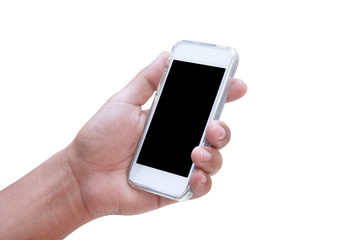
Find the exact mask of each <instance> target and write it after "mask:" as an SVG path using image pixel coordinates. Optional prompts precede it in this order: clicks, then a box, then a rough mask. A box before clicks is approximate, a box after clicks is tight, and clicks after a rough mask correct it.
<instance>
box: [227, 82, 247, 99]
mask: <svg viewBox="0 0 361 240" xmlns="http://www.w3.org/2000/svg"><path fill="white" fill-rule="evenodd" d="M246 92H247V85H246V84H245V83H244V82H243V81H242V80H241V79H238V78H234V79H233V80H232V83H231V88H230V89H229V93H228V96H227V102H232V101H235V100H237V99H239V98H241V97H243V96H244V95H245V94H246Z"/></svg>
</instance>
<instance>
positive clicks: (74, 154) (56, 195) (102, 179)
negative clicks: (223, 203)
mask: <svg viewBox="0 0 361 240" xmlns="http://www.w3.org/2000/svg"><path fill="white" fill-rule="evenodd" d="M168 56H169V54H168V53H166V52H163V53H161V54H160V55H159V56H158V57H157V58H156V59H155V60H154V61H153V62H152V63H151V64H150V65H149V66H148V67H146V68H145V69H143V70H142V71H141V72H140V73H139V74H138V75H137V76H136V77H135V78H134V79H133V80H132V81H131V82H130V83H129V84H128V85H127V86H126V87H125V88H124V89H122V90H121V91H120V92H118V93H116V94H115V95H114V96H112V97H111V98H110V99H109V100H108V101H107V102H106V103H105V104H104V105H103V106H102V107H101V109H99V111H98V112H97V113H96V114H95V115H94V116H93V117H92V118H91V119H90V120H89V121H88V122H87V123H86V124H85V125H84V126H83V128H82V129H81V130H80V131H79V133H78V135H77V136H76V137H75V139H74V140H73V141H72V143H71V144H70V145H69V146H68V147H66V148H65V149H63V150H61V151H60V152H58V153H56V154H55V155H54V156H52V157H51V158H50V159H48V160H47V161H45V162H44V163H43V164H42V165H40V166H39V167H37V168H36V169H34V170H33V171H32V172H30V173H29V174H27V175H26V176H24V177H23V178H21V179H20V180H18V181H17V182H15V183H13V184H12V185H10V186H9V187H7V188H5V189H4V190H2V191H1V192H0V239H62V238H64V237H66V236H67V235H68V234H70V233H71V232H72V231H74V230H75V229H76V228H78V227H79V226H81V225H83V224H85V223H87V222H89V221H91V220H93V219H96V218H98V217H101V216H105V215H111V214H121V215H130V214H140V213H144V212H148V211H151V210H155V209H157V208H160V207H163V206H166V205H168V204H172V203H174V201H172V200H170V199H166V198H163V197H159V196H157V195H153V194H150V193H147V192H143V191H141V190H137V189H135V188H132V187H131V186H129V184H128V182H127V171H128V168H129V165H130V161H131V159H132V156H133V152H134V150H135V148H136V144H137V142H138V140H139V138H140V135H141V133H142V131H143V126H144V123H145V120H146V118H147V115H148V110H142V107H141V106H142V105H143V104H144V103H145V102H146V101H147V100H148V99H149V98H150V97H151V96H152V94H153V92H154V91H156V89H157V86H158V83H159V80H160V77H161V74H162V71H163V69H164V67H165V63H166V60H167V58H168ZM246 91H247V87H246V85H245V84H244V83H243V82H242V81H241V80H239V79H234V80H233V82H232V85H231V90H230V93H229V95H228V99H227V101H228V102H229V101H234V100H236V99H239V98H240V97H242V96H243V95H244V94H245V93H246ZM230 136H231V133H230V129H229V128H228V127H227V125H226V124H225V123H223V122H221V121H213V122H211V123H210V124H209V126H208V127H207V130H206V137H207V139H208V140H209V142H210V143H211V145H212V147H196V148H195V149H194V150H193V151H192V153H191V158H192V160H193V162H194V163H195V164H196V166H197V167H198V169H197V170H196V171H194V172H193V174H192V176H191V180H190V184H191V187H192V190H193V192H194V196H193V198H198V197H201V196H203V195H205V194H206V193H207V192H208V191H209V190H210V189H211V185H212V181H211V177H210V176H211V175H213V174H215V173H216V172H218V171H219V169H220V168H221V165H222V156H221V154H220V152H219V150H220V149H221V148H222V147H224V146H225V145H227V143H228V142H229V140H230Z"/></svg>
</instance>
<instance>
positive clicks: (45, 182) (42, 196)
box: [0, 150, 90, 240]
mask: <svg viewBox="0 0 361 240" xmlns="http://www.w3.org/2000/svg"><path fill="white" fill-rule="evenodd" d="M89 220H90V216H89V214H88V212H87V209H86V208H85V207H84V204H83V201H82V196H81V193H80V191H79V187H78V183H77V180H76V178H75V177H74V175H73V174H72V171H71V169H70V167H69V166H68V163H67V161H66V153H65V150H63V151H60V152H59V153H57V154H55V155H54V156H52V157H51V158H50V159H49V160H47V161H46V162H44V163H43V164H42V165H40V166H39V167H38V168H36V169H35V170H33V171H32V172H30V173H29V174H27V175H26V176H24V177H23V178H21V179H20V180H18V181H17V182H15V183H14V184H12V185H10V186H9V187H7V188H6V189H4V190H2V191H1V192H0V239H1V240H3V239H61V238H64V237H65V236H67V235H68V234H69V233H71V232H72V231H73V230H75V229H76V228H78V227H79V226H81V225H82V224H84V223H86V222H87V221H89Z"/></svg>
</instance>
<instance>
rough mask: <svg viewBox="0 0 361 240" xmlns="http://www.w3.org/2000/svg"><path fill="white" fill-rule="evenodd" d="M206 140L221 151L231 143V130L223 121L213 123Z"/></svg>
mask: <svg viewBox="0 0 361 240" xmlns="http://www.w3.org/2000/svg"><path fill="white" fill-rule="evenodd" d="M206 138H207V140H208V141H209V143H210V144H211V146H213V147H215V148H218V149H221V148H223V147H224V146H226V145H227V144H228V143H229V141H230V139H231V130H230V129H229V127H228V126H227V125H226V124H225V123H224V122H222V121H218V120H216V121H212V122H211V123H210V124H209V125H208V127H207V130H206Z"/></svg>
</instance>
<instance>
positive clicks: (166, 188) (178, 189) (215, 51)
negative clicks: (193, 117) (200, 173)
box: [128, 41, 238, 200]
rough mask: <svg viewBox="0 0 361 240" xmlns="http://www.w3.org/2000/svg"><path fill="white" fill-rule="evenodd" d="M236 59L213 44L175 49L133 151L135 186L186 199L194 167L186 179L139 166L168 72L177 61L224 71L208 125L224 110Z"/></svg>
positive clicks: (130, 177) (131, 172)
mask: <svg viewBox="0 0 361 240" xmlns="http://www.w3.org/2000/svg"><path fill="white" fill-rule="evenodd" d="M236 59H238V58H237V53H236V52H235V50H234V49H232V48H228V47H221V46H218V45H213V44H204V43H197V42H191V41H181V42H178V43H177V44H176V45H175V46H174V47H173V49H172V52H171V55H170V56H169V59H168V61H167V65H166V68H165V70H164V72H163V76H162V79H161V82H160V84H159V87H158V90H157V93H156V95H155V97H154V100H153V104H152V107H151V109H150V111H149V115H148V118H147V121H146V123H145V126H144V130H143V133H142V136H141V138H140V140H139V143H138V146H137V148H136V151H135V152H134V156H133V160H132V164H131V167H130V170H129V173H128V181H129V183H130V184H131V185H132V186H134V187H137V188H140V189H142V190H145V191H148V192H152V193H155V194H158V195H161V196H164V197H168V198H171V199H175V200H179V199H181V198H182V197H183V196H185V194H187V192H189V189H190V186H189V180H190V176H191V173H192V172H193V170H194V168H195V165H194V164H192V167H191V169H190V172H189V174H188V177H183V176H180V175H176V174H173V173H169V172H166V171H162V170H159V169H156V168H151V167H148V166H145V165H141V164H138V163H137V159H138V155H139V153H140V150H141V147H142V145H143V142H144V140H145V136H146V134H147V131H148V129H149V126H150V124H151V120H152V118H153V114H154V111H155V109H156V107H157V104H158V101H159V99H160V98H161V95H162V90H163V87H164V84H165V83H166V81H167V77H168V73H169V70H170V69H171V67H172V63H173V61H174V60H180V61H185V62H191V63H197V64H203V65H209V66H215V67H222V68H225V74H224V76H223V79H222V82H221V84H220V87H219V89H218V92H217V95H216V98H215V101H214V104H213V107H212V110H211V113H210V115H209V117H208V120H207V125H208V124H209V122H210V121H211V120H213V119H216V118H217V117H219V115H220V111H221V110H220V111H219V109H218V107H219V106H220V102H221V101H222V98H224V94H225V90H227V86H226V85H227V82H229V81H228V80H229V77H230V72H231V71H232V70H234V69H233V66H234V65H235V64H234V61H236ZM231 75H232V74H231ZM220 107H223V106H220ZM205 132H206V131H205V129H204V131H203V135H202V138H201V141H200V143H199V145H200V146H204V145H207V143H206V138H205ZM190 195H191V194H190Z"/></svg>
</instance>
